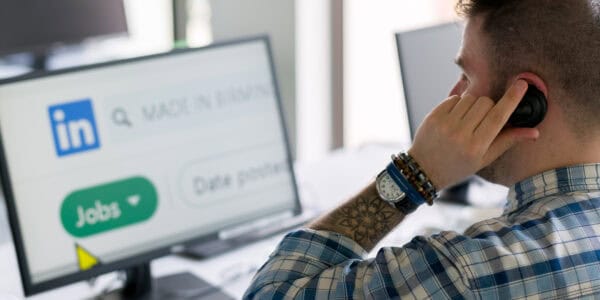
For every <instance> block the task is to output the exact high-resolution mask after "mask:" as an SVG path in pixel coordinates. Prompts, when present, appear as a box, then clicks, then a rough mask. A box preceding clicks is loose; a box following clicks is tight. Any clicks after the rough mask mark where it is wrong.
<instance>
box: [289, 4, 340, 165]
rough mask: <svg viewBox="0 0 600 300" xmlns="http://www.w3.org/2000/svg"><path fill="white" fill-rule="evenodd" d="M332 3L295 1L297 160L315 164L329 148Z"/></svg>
mask: <svg viewBox="0 0 600 300" xmlns="http://www.w3.org/2000/svg"><path fill="white" fill-rule="evenodd" d="M330 20H331V3H330V1H329V0H299V1H296V41H297V46H296V49H297V51H296V53H297V56H296V66H297V67H296V76H297V78H296V84H297V86H296V88H297V93H296V95H297V97H296V118H297V119H296V120H297V141H298V144H297V149H298V159H299V160H302V161H316V160H319V159H321V158H323V157H324V156H325V155H326V154H327V153H328V152H329V151H330V150H331V146H332V142H333V141H332V136H331V134H332V130H331V129H332V128H331V125H332V111H331V110H332V105H331V103H332V100H331V95H332V90H331V89H332V77H331V72H332V70H331V30H330V22H331V21H330Z"/></svg>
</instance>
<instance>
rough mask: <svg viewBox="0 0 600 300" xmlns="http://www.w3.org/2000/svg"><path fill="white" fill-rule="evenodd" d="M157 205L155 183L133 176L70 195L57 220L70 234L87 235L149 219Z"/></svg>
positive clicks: (63, 204) (76, 235)
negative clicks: (59, 220)
mask: <svg viewBox="0 0 600 300" xmlns="http://www.w3.org/2000/svg"><path fill="white" fill-rule="evenodd" d="M157 205H158V196H157V193H156V189H155V188H154V185H152V183H151V182H150V181H149V180H148V179H146V178H143V177H132V178H128V179H125V180H120V181H115V182H111V183H107V184H103V185H97V186H93V187H90V188H87V189H82V190H78V191H75V192H73V193H71V194H69V195H68V196H67V198H65V201H64V202H63V203H62V206H61V208H60V219H61V221H62V224H63V227H64V228H65V230H67V232H69V233H70V234H71V235H73V236H75V237H87V236H91V235H94V234H98V233H102V232H105V231H109V230H113V229H117V228H120V227H124V226H128V225H131V224H135V223H139V222H142V221H145V220H148V219H150V217H152V215H153V214H154V212H155V211H156V207H157Z"/></svg>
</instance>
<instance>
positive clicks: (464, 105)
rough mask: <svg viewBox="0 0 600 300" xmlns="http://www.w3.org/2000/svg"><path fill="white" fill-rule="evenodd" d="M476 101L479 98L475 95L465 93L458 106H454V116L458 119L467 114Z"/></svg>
mask: <svg viewBox="0 0 600 300" xmlns="http://www.w3.org/2000/svg"><path fill="white" fill-rule="evenodd" d="M476 101H477V98H475V97H474V96H472V95H469V94H466V95H464V96H463V97H462V99H460V101H458V103H457V104H456V106H454V108H453V109H452V112H451V114H452V115H454V117H455V118H457V119H458V120H460V119H462V118H463V117H464V116H465V115H466V114H467V112H469V110H471V107H472V106H473V104H474V103H475V102H476Z"/></svg>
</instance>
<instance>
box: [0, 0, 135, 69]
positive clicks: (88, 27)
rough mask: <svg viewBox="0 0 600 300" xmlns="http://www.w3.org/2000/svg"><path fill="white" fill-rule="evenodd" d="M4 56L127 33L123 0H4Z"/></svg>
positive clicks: (0, 30) (0, 36)
mask: <svg viewBox="0 0 600 300" xmlns="http://www.w3.org/2000/svg"><path fill="white" fill-rule="evenodd" d="M0 7H1V8H2V9H0V40H1V42H0V56H2V55H7V54H13V53H19V52H31V53H34V54H36V55H37V56H38V57H44V55H46V54H47V51H48V50H49V49H50V48H52V47H53V46H55V45H57V44H73V43H77V42H80V41H82V40H84V39H86V38H90V37H98V36H106V35H115V34H126V33H127V20H126V17H125V8H124V5H123V0H85V1H78V0H52V1H48V0H19V1H13V0H0Z"/></svg>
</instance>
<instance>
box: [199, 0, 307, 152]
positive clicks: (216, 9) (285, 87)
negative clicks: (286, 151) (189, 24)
mask: <svg viewBox="0 0 600 300" xmlns="http://www.w3.org/2000/svg"><path fill="white" fill-rule="evenodd" d="M210 6H211V10H212V17H211V24H212V30H213V38H214V40H215V41H218V40H223V39H231V38H236V37H240V36H248V35H256V34H263V33H268V34H269V35H270V36H271V43H272V47H273V52H274V58H275V65H276V72H277V77H278V79H279V87H280V91H281V96H282V101H283V106H284V112H285V117H286V121H287V126H288V132H289V137H290V142H291V144H292V152H294V153H295V152H296V151H295V145H296V143H295V141H296V30H295V22H296V7H295V1H294V0H212V1H211V2H210Z"/></svg>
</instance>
